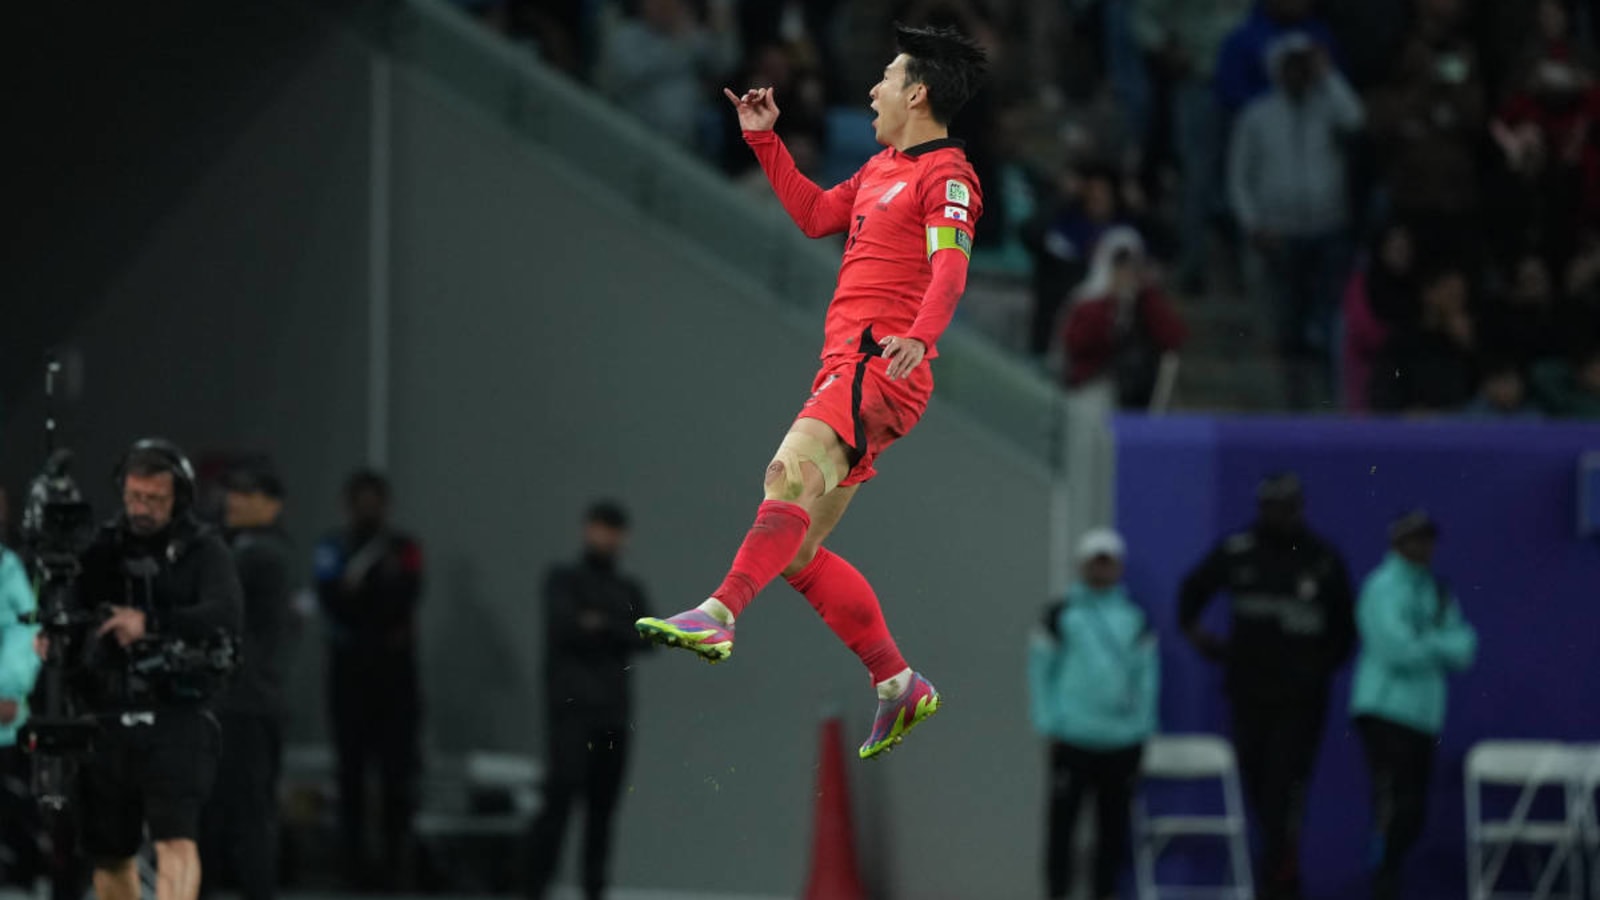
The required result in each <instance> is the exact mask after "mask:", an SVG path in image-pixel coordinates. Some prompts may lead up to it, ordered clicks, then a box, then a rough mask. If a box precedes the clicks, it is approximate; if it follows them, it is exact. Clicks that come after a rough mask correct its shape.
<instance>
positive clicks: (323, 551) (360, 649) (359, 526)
mask: <svg viewBox="0 0 1600 900" xmlns="http://www.w3.org/2000/svg"><path fill="white" fill-rule="evenodd" d="M344 496H345V509H346V514H347V524H346V527H345V528H344V530H342V531H339V532H336V533H334V534H331V535H329V536H328V537H326V538H323V539H322V541H321V542H319V543H318V544H317V550H316V561H315V569H316V579H317V599H318V602H319V603H320V604H321V607H322V612H323V614H324V616H325V617H326V620H327V621H326V624H327V636H328V713H329V715H330V716H331V718H332V722H331V726H332V732H333V743H334V753H335V755H336V757H337V768H338V782H339V824H340V832H341V836H342V839H343V843H344V848H343V849H344V864H345V876H346V879H347V880H348V881H349V882H350V883H351V885H352V886H353V887H357V888H372V887H396V886H400V885H403V884H404V883H405V880H406V877H407V873H408V871H409V865H408V863H409V856H410V849H411V816H412V813H413V812H414V810H415V808H416V793H417V776H418V774H419V769H420V763H421V748H420V747H419V746H418V743H419V740H420V735H421V727H420V726H421V716H422V697H421V688H420V684H419V681H420V679H419V674H418V667H417V606H418V603H419V602H420V601H421V598H422V548H421V546H420V545H419V544H418V543H417V542H416V540H415V539H413V538H412V537H410V536H409V535H406V534H402V533H400V532H398V531H393V530H391V529H390V527H389V496H390V494H389V482H388V479H386V478H384V477H383V476H382V475H381V474H379V473H377V472H375V471H372V470H370V469H363V470H361V471H358V472H356V473H355V474H353V475H351V476H350V478H349V479H348V480H347V481H346V483H345V492H344ZM372 768H376V769H377V771H378V778H379V781H380V784H381V787H382V799H383V805H382V808H383V813H382V818H383V821H382V826H383V829H382V837H383V846H382V851H383V853H382V859H381V868H380V869H379V870H377V871H374V870H373V869H372V867H371V866H370V865H369V864H368V857H367V823H366V809H367V804H366V797H367V792H366V786H367V773H368V771H369V770H370V769H372Z"/></svg>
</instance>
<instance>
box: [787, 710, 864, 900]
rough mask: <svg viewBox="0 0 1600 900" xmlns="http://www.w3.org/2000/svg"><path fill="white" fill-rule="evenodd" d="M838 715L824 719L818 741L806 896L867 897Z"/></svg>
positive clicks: (832, 899)
mask: <svg viewBox="0 0 1600 900" xmlns="http://www.w3.org/2000/svg"><path fill="white" fill-rule="evenodd" d="M841 740H842V735H841V730H840V725H839V719H838V718H837V717H834V718H830V719H827V720H825V721H824V722H823V723H822V739H821V741H820V742H819V744H818V758H819V760H820V762H821V765H820V767H819V768H818V770H817V802H816V811H815V818H814V820H813V822H812V826H811V874H810V875H809V876H808V877H807V879H806V890H805V894H804V895H802V896H803V897H804V900H866V896H867V892H866V889H865V888H863V887H862V886H861V870H860V867H859V866H857V864H856V831H855V827H854V826H853V825H852V824H851V821H850V783H849V781H848V780H847V779H846V778H845V772H844V750H843V749H842V745H841Z"/></svg>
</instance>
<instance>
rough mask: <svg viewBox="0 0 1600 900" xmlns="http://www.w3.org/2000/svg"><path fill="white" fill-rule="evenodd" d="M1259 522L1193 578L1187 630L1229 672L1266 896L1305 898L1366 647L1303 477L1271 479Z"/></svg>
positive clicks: (1187, 589) (1182, 603)
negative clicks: (1335, 682) (1332, 724)
mask: <svg viewBox="0 0 1600 900" xmlns="http://www.w3.org/2000/svg"><path fill="white" fill-rule="evenodd" d="M1256 499H1257V504H1258V507H1257V508H1258V515H1257V518H1256V521H1255V524H1254V525H1252V526H1251V527H1250V528H1248V529H1246V530H1245V531H1241V532H1239V533H1237V534H1233V535H1229V536H1228V537H1226V538H1224V539H1223V540H1222V542H1221V543H1219V544H1218V545H1217V546H1216V547H1215V548H1214V549H1212V551H1211V552H1210V553H1209V554H1207V555H1206V557H1205V559H1203V560H1201V561H1200V563H1199V565H1197V566H1196V567H1195V568H1194V569H1193V570H1192V571H1191V572H1190V573H1189V574H1188V576H1187V577H1186V578H1185V579H1184V581H1183V587H1182V588H1181V592H1180V596H1179V600H1178V621H1179V625H1180V626H1182V628H1183V631H1184V633H1185V634H1186V635H1187V636H1188V637H1189V640H1190V641H1191V642H1192V643H1193V644H1194V645H1195V647H1196V648H1197V649H1199V651H1200V652H1201V653H1202V654H1204V655H1205V656H1206V657H1207V658H1208V659H1211V660H1213V661H1216V662H1219V663H1221V664H1222V666H1223V668H1224V671H1225V672H1226V691H1227V694H1228V699H1229V701H1230V702H1231V705H1232V708H1233V739H1234V744H1235V746H1236V748H1237V750H1238V753H1239V769H1240V776H1241V779H1242V780H1243V782H1244V789H1245V795H1246V798H1247V800H1248V802H1249V804H1250V807H1251V810H1252V812H1253V813H1254V815H1255V819H1256V825H1257V828H1258V829H1259V830H1260V833H1261V838H1262V840H1261V853H1262V859H1261V861H1260V865H1259V868H1260V876H1259V877H1260V885H1261V891H1262V893H1261V896H1262V897H1263V898H1268V900H1280V898H1282V900H1292V898H1298V897H1299V896H1300V853H1299V850H1300V848H1299V844H1300V826H1301V822H1302V821H1303V819H1304V815H1305V798H1306V790H1307V786H1308V785H1309V783H1310V781H1311V773H1312V770H1313V768H1314V767H1315V764H1316V758H1317V748H1318V745H1319V744H1320V743H1321V741H1322V727H1323V719H1324V717H1325V715H1326V713H1327V709H1328V687H1329V683H1330V682H1331V681H1332V678H1333V674H1334V672H1335V671H1336V670H1337V669H1338V668H1339V667H1340V666H1341V665H1343V664H1344V663H1345V661H1346V660H1347V659H1348V658H1349V656H1350V653H1351V650H1352V649H1353V647H1354V644H1355V617H1354V612H1353V609H1352V600H1351V590H1350V576H1349V572H1348V569H1347V567H1346V566H1345V562H1344V559H1343V558H1342V557H1340V555H1339V552H1338V550H1336V549H1335V548H1334V546H1333V545H1332V544H1330V543H1329V542H1328V541H1326V540H1324V539H1323V538H1321V537H1319V536H1318V535H1317V534H1315V533H1314V532H1312V531H1311V529H1310V528H1309V527H1308V526H1307V525H1306V522H1305V504H1304V496H1303V493H1302V490H1301V485H1300V479H1299V478H1298V477H1297V476H1296V475H1294V474H1292V473H1285V474H1281V475H1275V476H1273V477H1270V478H1268V479H1266V480H1265V481H1263V482H1262V483H1261V485H1260V486H1259V488H1258V489H1257V492H1256ZM1219 592H1226V593H1227V594H1228V595H1229V598H1230V600H1231V603H1230V612H1231V620H1232V625H1231V628H1230V634H1229V636H1228V637H1227V638H1226V639H1224V638H1222V637H1219V636H1217V635H1214V634H1211V633H1210V632H1207V631H1206V630H1205V629H1204V628H1203V627H1202V626H1201V624H1200V617H1201V614H1202V613H1203V612H1204V611H1205V608H1206V605H1207V604H1208V603H1210V602H1211V599H1212V597H1214V596H1215V595H1216V594H1217V593H1219Z"/></svg>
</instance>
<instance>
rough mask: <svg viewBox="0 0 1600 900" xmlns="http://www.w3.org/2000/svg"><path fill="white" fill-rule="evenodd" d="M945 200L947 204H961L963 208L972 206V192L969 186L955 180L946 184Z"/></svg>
mask: <svg viewBox="0 0 1600 900" xmlns="http://www.w3.org/2000/svg"><path fill="white" fill-rule="evenodd" d="M944 199H945V202H947V203H959V204H960V205H962V206H971V205H972V192H971V191H969V190H967V186H966V185H964V184H962V183H961V182H959V181H956V180H955V179H953V178H952V179H951V180H949V181H946V182H945V183H944Z"/></svg>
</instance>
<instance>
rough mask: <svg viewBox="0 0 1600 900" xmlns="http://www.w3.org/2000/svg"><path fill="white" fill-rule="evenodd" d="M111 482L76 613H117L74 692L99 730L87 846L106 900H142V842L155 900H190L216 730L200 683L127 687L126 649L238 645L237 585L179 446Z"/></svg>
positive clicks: (86, 777)
mask: <svg viewBox="0 0 1600 900" xmlns="http://www.w3.org/2000/svg"><path fill="white" fill-rule="evenodd" d="M116 482H117V486H118V489H119V491H120V492H121V495H122V507H123V511H122V514H121V515H119V516H118V517H117V518H116V519H114V520H112V521H111V522H110V523H109V524H108V525H107V526H106V527H105V528H104V529H102V530H101V532H100V533H99V535H98V536H97V537H96V539H95V542H94V543H93V544H92V545H91V546H90V547H89V549H88V550H87V551H86V552H85V553H84V556H83V560H82V561H83V574H82V578H81V579H80V581H79V584H78V590H79V595H78V596H79V600H80V602H81V603H84V604H87V605H91V606H101V605H106V606H109V608H110V615H109V616H108V617H107V618H106V620H105V621H104V623H103V624H101V625H100V627H99V629H98V632H97V634H96V641H95V642H93V643H91V644H90V646H89V648H88V650H89V660H90V665H91V669H90V672H89V675H88V677H87V678H86V680H85V681H84V683H83V684H82V685H81V686H80V691H81V693H83V694H84V695H86V699H87V701H88V706H89V708H90V709H92V710H94V711H95V712H96V713H97V714H99V715H100V719H101V726H102V727H101V731H100V733H99V734H98V735H97V737H96V739H95V740H96V743H95V748H94V752H93V753H92V754H91V755H90V756H89V758H88V759H87V760H86V761H85V763H84V765H83V769H82V772H81V777H80V790H81V795H82V809H81V813H82V814H81V816H79V821H80V823H81V833H80V837H81V841H82V844H83V849H84V851H85V852H86V853H87V854H88V856H89V857H90V859H91V860H92V861H93V863H94V867H95V871H94V887H95V893H96V894H97V895H99V897H100V900H139V896H140V893H139V869H138V866H137V864H136V861H135V857H136V854H137V853H138V852H139V847H140V845H141V844H143V842H144V837H145V832H146V829H148V832H149V836H150V840H151V841H152V842H153V843H154V844H155V850H156V865H157V876H158V880H157V883H156V895H157V897H158V898H159V900H194V898H195V896H196V895H197V893H198V891H199V888H200V856H199V853H198V851H197V849H196V845H195V841H196V838H197V837H198V833H199V825H200V811H201V808H202V807H203V806H204V804H205V801H206V797H207V795H208V794H209V793H210V791H211V787H212V780H213V777H214V775H215V772H216V764H217V755H218V751H219V747H220V729H219V726H218V724H217V720H216V719H215V718H214V717H213V715H212V713H211V711H210V709H209V705H210V701H209V698H208V696H207V693H208V690H207V687H206V686H205V684H204V682H203V681H201V680H197V679H193V678H189V677H179V678H177V679H176V680H165V681H164V680H163V679H160V678H155V679H152V680H148V681H147V680H145V679H142V678H134V677H131V676H130V674H129V672H128V661H129V659H130V657H129V656H128V652H127V648H129V647H130V646H131V645H134V644H135V642H139V641H141V640H146V639H149V640H172V639H183V640H184V641H186V642H191V643H203V642H206V641H209V640H211V639H213V638H214V637H216V636H217V634H218V633H219V632H227V633H229V634H231V635H234V636H237V634H238V631H239V625H240V615H241V607H242V600H241V592H240V588H239V578H238V575H237V574H236V572H235V570H234V566H233V560H232V559H231V558H230V556H229V553H228V547H227V545H226V544H225V543H223V541H222V537H221V536H220V535H218V534H217V533H216V532H215V531H214V530H212V529H211V528H209V527H208V526H206V525H203V524H202V523H201V522H200V521H199V520H198V519H196V518H195V517H194V516H193V515H192V514H191V511H190V510H191V508H192V504H193V501H194V496H195V481H194V469H193V468H192V467H191V466H190V464H189V460H188V459H187V458H186V457H185V456H184V455H183V452H182V451H181V450H179V449H178V448H177V447H176V446H175V445H173V444H171V443H169V442H167V441H164V440H160V439H156V438H151V439H146V440H142V441H139V442H138V443H136V444H134V445H133V447H132V448H131V449H129V451H128V453H127V455H126V456H125V457H124V458H123V461H122V464H121V465H120V466H118V469H117V477H116Z"/></svg>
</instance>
